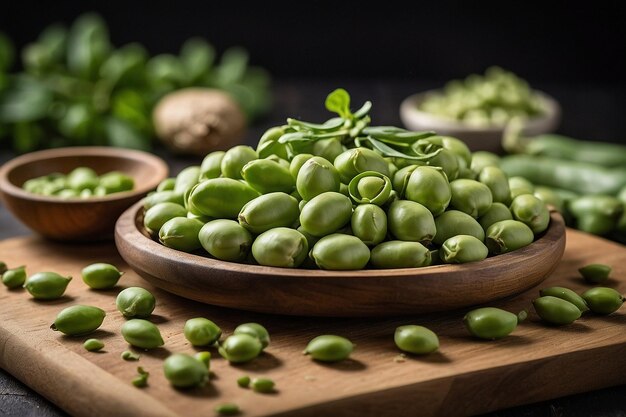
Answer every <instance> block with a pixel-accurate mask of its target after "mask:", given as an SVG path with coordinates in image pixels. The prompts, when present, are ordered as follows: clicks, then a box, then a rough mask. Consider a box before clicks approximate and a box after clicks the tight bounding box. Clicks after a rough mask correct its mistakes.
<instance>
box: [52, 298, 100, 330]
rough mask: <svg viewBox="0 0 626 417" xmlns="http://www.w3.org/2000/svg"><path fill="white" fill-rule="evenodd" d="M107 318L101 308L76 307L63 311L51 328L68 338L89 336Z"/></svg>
mask: <svg viewBox="0 0 626 417" xmlns="http://www.w3.org/2000/svg"><path fill="white" fill-rule="evenodd" d="M105 316H106V313H105V312H104V310H102V309H101V308H98V307H93V306H86V305H75V306H71V307H67V308H65V309H63V310H61V312H60V313H59V314H57V317H56V319H55V320H54V323H52V325H51V326H50V328H51V329H52V330H54V331H60V332H61V333H64V334H66V335H68V336H78V335H82V334H88V333H91V332H94V331H96V330H97V329H98V327H100V326H101V325H102V322H103V321H104V317H105Z"/></svg>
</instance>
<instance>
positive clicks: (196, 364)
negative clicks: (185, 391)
mask: <svg viewBox="0 0 626 417" xmlns="http://www.w3.org/2000/svg"><path fill="white" fill-rule="evenodd" d="M163 373H164V374H165V377H166V378H167V379H168V381H170V383H171V384H172V385H173V386H175V387H177V388H193V387H202V386H204V385H205V384H206V382H207V380H208V379H209V370H208V369H207V367H206V366H205V365H204V363H202V362H200V361H199V360H197V359H196V358H194V357H193V356H190V355H187V354H185V353H174V354H173V355H170V356H168V357H167V359H165V361H164V362H163Z"/></svg>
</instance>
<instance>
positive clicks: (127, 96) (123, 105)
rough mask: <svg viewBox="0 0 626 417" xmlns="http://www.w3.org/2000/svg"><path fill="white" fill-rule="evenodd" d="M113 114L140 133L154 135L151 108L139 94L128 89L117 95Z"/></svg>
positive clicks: (112, 107)
mask: <svg viewBox="0 0 626 417" xmlns="http://www.w3.org/2000/svg"><path fill="white" fill-rule="evenodd" d="M111 112H112V113H113V115H114V116H116V117H118V118H119V119H122V120H125V121H127V122H128V123H130V124H131V125H132V126H133V127H134V128H136V129H137V130H139V131H140V132H142V133H144V134H146V135H150V134H152V133H153V129H152V120H151V114H150V106H149V105H148V103H146V101H145V98H144V97H143V95H142V94H140V93H139V92H137V91H135V90H130V89H126V90H122V91H120V92H119V93H116V94H115V95H114V96H113V99H112V105H111Z"/></svg>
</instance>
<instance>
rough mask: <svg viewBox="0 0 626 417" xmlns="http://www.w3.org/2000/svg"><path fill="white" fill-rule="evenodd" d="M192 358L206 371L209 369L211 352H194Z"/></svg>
mask: <svg viewBox="0 0 626 417" xmlns="http://www.w3.org/2000/svg"><path fill="white" fill-rule="evenodd" d="M193 357H194V358H196V359H197V360H199V361H200V362H202V363H203V364H204V365H205V366H206V367H207V369H211V352H207V351H202V352H196V354H195V355H193Z"/></svg>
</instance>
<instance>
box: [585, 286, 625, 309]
mask: <svg viewBox="0 0 626 417" xmlns="http://www.w3.org/2000/svg"><path fill="white" fill-rule="evenodd" d="M582 298H583V299H584V300H585V301H586V302H587V305H588V306H589V310H591V311H592V312H594V313H596V314H605V315H606V314H611V313H613V312H615V311H617V310H619V308H620V307H621V306H622V304H624V296H622V294H620V293H619V292H617V291H615V290H614V289H613V288H608V287H595V288H592V289H590V290H587V291H585V292H584V293H583V294H582Z"/></svg>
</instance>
